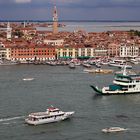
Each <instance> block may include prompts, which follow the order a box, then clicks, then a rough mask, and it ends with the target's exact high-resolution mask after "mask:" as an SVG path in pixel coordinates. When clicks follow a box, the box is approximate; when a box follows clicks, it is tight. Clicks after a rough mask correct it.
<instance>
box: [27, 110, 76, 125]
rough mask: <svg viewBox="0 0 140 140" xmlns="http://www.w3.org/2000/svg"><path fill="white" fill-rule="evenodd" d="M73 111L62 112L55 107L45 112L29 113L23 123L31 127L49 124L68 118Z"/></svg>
mask: <svg viewBox="0 0 140 140" xmlns="http://www.w3.org/2000/svg"><path fill="white" fill-rule="evenodd" d="M73 114H74V111H71V112H63V111H61V110H59V109H58V108H55V107H50V108H48V109H47V110H46V111H45V112H36V113H31V114H29V115H28V117H27V118H26V119H25V122H26V123H28V124H31V125H39V124H45V123H51V122H58V121H61V120H65V119H67V118H70V117H71V116H72V115H73Z"/></svg>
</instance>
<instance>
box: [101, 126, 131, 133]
mask: <svg viewBox="0 0 140 140" xmlns="http://www.w3.org/2000/svg"><path fill="white" fill-rule="evenodd" d="M126 130H128V129H126V128H121V127H109V128H104V129H102V132H104V133H112V132H121V131H126Z"/></svg>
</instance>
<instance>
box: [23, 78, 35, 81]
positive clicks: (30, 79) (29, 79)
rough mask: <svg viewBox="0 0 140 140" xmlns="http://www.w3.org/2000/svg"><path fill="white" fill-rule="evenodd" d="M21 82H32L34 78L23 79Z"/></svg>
mask: <svg viewBox="0 0 140 140" xmlns="http://www.w3.org/2000/svg"><path fill="white" fill-rule="evenodd" d="M22 80H23V81H32V80H34V78H23V79H22Z"/></svg>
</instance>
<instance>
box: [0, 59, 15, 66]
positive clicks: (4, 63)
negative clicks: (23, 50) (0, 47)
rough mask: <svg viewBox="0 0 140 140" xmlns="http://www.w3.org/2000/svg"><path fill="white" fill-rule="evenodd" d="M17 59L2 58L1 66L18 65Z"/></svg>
mask: <svg viewBox="0 0 140 140" xmlns="http://www.w3.org/2000/svg"><path fill="white" fill-rule="evenodd" d="M17 64H18V63H17V62H16V61H9V60H4V61H2V60H0V66H9V65H17Z"/></svg>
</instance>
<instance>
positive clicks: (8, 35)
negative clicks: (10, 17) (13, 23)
mask: <svg viewBox="0 0 140 140" xmlns="http://www.w3.org/2000/svg"><path fill="white" fill-rule="evenodd" d="M11 34H12V33H11V27H10V23H9V22H8V23H7V39H9V40H11V36H12V35H11Z"/></svg>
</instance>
